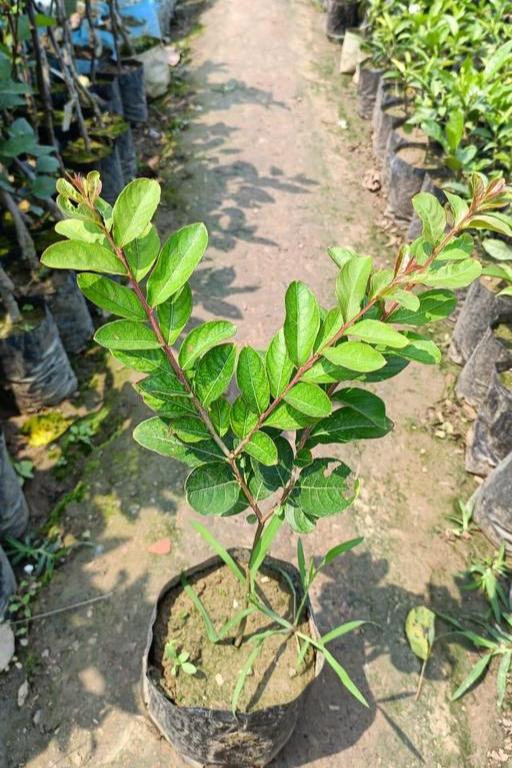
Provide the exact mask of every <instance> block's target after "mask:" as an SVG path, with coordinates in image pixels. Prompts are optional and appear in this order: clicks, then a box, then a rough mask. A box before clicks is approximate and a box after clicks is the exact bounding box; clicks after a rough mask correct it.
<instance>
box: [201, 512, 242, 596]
mask: <svg viewBox="0 0 512 768" xmlns="http://www.w3.org/2000/svg"><path fill="white" fill-rule="evenodd" d="M192 526H193V527H194V528H195V529H196V531H197V532H198V533H200V534H201V536H202V537H203V539H204V540H205V541H206V543H207V544H209V545H210V547H211V548H212V549H213V551H214V552H216V553H217V554H218V556H219V557H220V558H221V560H223V561H224V563H225V564H226V565H227V567H228V568H229V570H230V571H231V573H232V574H233V576H234V577H235V579H238V581H239V582H240V584H242V586H245V574H244V573H243V571H242V570H241V569H240V567H239V566H238V565H237V564H236V563H235V561H234V560H233V558H232V557H231V555H230V554H229V552H227V551H226V550H225V549H224V547H223V546H222V544H221V543H220V542H219V541H217V539H216V538H215V536H214V535H213V534H212V533H210V531H209V530H208V529H207V528H205V527H204V525H202V524H201V523H198V522H194V523H192Z"/></svg>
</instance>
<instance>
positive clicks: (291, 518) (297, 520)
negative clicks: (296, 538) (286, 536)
mask: <svg viewBox="0 0 512 768" xmlns="http://www.w3.org/2000/svg"><path fill="white" fill-rule="evenodd" d="M284 517H285V520H286V522H287V523H288V525H289V526H290V528H291V529H292V531H295V533H311V531H314V530H315V525H316V520H315V519H314V518H311V517H308V515H306V513H305V512H304V511H303V510H302V509H300V507H298V506H297V505H296V504H294V503H292V502H291V501H288V502H287V503H286V504H285V506H284Z"/></svg>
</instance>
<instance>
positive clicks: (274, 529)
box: [249, 512, 284, 580]
mask: <svg viewBox="0 0 512 768" xmlns="http://www.w3.org/2000/svg"><path fill="white" fill-rule="evenodd" d="M283 522H284V517H283V515H282V514H277V512H275V513H274V514H273V515H272V517H271V518H270V521H269V522H268V523H267V524H266V525H265V528H264V529H263V533H262V535H261V536H260V538H259V539H258V541H257V543H256V546H255V547H254V548H253V550H252V552H251V558H250V560H249V573H250V575H251V579H253V580H254V579H255V578H256V574H257V573H258V571H259V569H260V568H261V564H262V563H263V561H264V559H265V557H266V556H267V553H268V551H269V549H270V547H271V546H272V542H273V541H274V539H275V537H276V536H277V534H278V533H279V529H280V528H281V526H282V524H283Z"/></svg>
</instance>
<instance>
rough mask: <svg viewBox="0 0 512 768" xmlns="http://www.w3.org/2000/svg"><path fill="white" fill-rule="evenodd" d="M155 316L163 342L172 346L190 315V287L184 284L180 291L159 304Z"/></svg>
mask: <svg viewBox="0 0 512 768" xmlns="http://www.w3.org/2000/svg"><path fill="white" fill-rule="evenodd" d="M156 314H157V317H158V322H159V325H160V329H161V331H162V333H163V335H164V338H165V340H166V341H167V343H168V344H174V342H175V341H176V340H177V339H178V337H179V335H180V333H181V332H182V330H183V329H184V327H185V326H186V324H187V323H188V321H189V319H190V315H191V314H192V291H191V290H190V285H189V284H188V283H186V284H185V285H184V286H183V288H182V289H181V291H178V293H175V294H174V296H171V297H170V298H168V299H167V301H164V302H163V304H160V305H159V306H158V307H157V310H156Z"/></svg>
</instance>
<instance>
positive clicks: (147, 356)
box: [110, 349, 166, 373]
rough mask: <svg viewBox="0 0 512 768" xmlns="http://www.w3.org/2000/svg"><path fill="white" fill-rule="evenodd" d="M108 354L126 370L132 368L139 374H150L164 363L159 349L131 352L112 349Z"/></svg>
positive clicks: (164, 360)
mask: <svg viewBox="0 0 512 768" xmlns="http://www.w3.org/2000/svg"><path fill="white" fill-rule="evenodd" d="M110 352H111V354H112V355H113V356H114V357H115V358H116V360H119V361H120V362H121V363H122V364H123V365H126V367H127V368H133V370H135V371H141V373H152V372H153V371H156V370H158V368H161V367H162V366H163V365H164V364H165V363H166V357H165V355H164V353H163V352H162V350H161V349H141V350H134V351H132V352H123V351H122V350H120V349H112V350H110Z"/></svg>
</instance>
